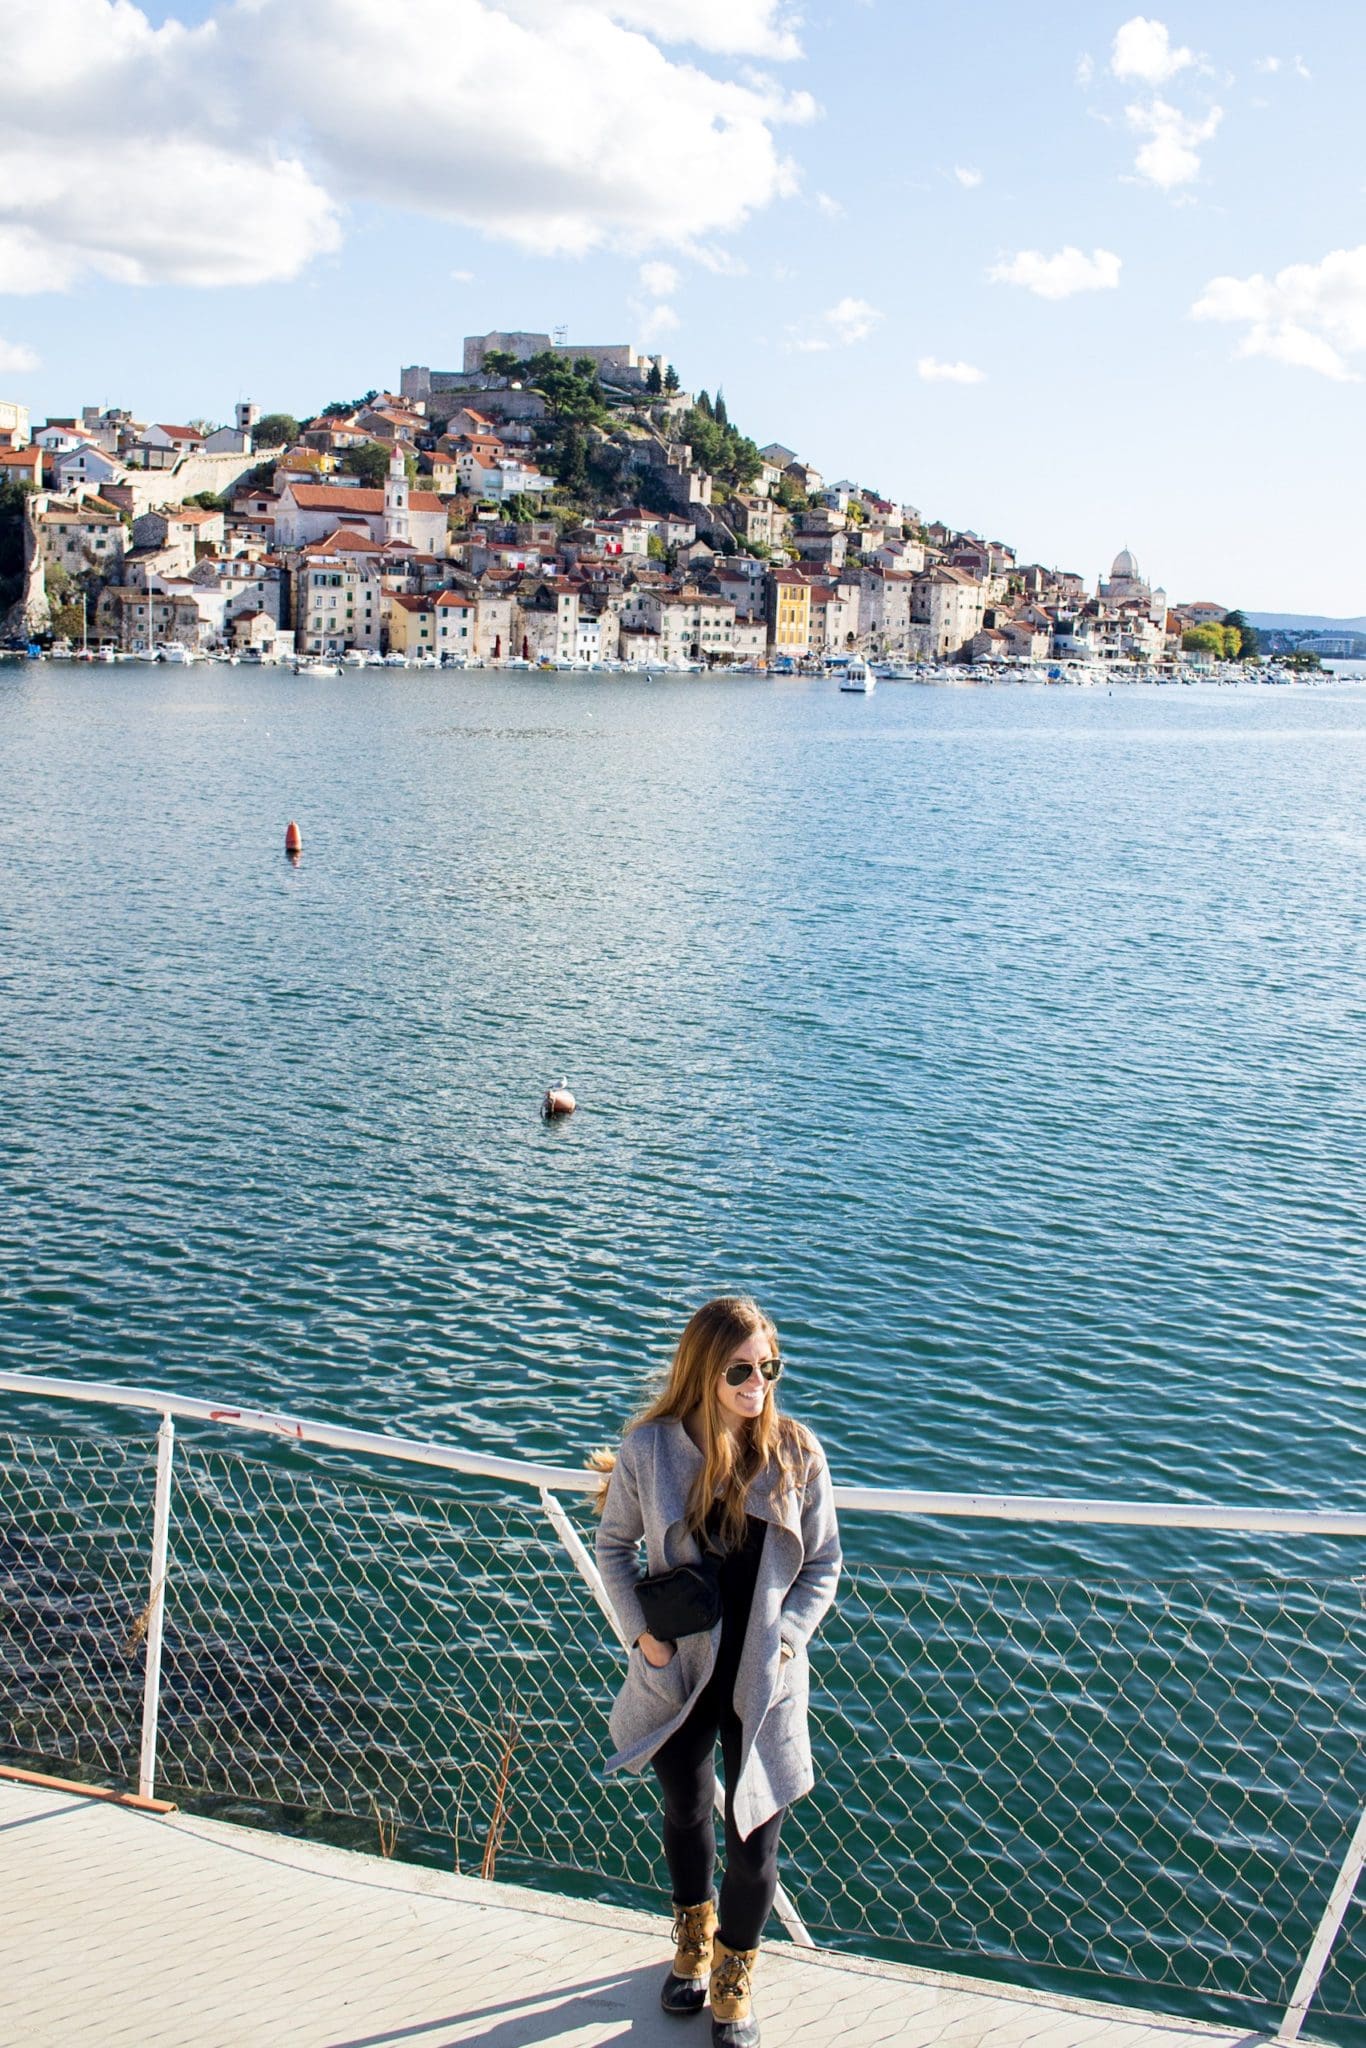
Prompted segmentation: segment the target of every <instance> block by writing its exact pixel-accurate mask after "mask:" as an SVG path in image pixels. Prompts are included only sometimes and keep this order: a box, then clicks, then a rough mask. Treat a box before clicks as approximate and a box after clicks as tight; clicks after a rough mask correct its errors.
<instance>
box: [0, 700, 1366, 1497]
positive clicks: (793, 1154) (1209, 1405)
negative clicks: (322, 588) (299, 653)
mask: <svg viewBox="0 0 1366 2048" xmlns="http://www.w3.org/2000/svg"><path fill="white" fill-rule="evenodd" d="M1363 769H1366V692H1363V691H1362V690H1361V689H1360V688H1359V687H1351V686H1333V687H1324V686H1319V687H1317V688H1310V687H1305V688H1303V689H1298V688H1297V689H1280V690H1276V689H1268V688H1262V689H1253V688H1247V689H1237V690H1235V689H1206V690H1200V689H1195V690H1192V689H1164V690H1142V689H1121V690H1117V691H1115V692H1114V694H1113V695H1111V694H1109V693H1107V692H1105V691H1103V690H1101V691H1095V690H1093V691H1068V690H1028V691H1023V690H1010V689H991V690H980V691H974V690H970V689H963V690H931V689H925V688H918V687H914V686H895V685H884V686H883V688H882V689H881V690H880V691H879V692H878V693H877V695H876V696H875V697H873V698H871V699H867V700H861V699H857V698H854V699H851V698H849V697H842V696H840V695H839V694H838V693H837V692H836V691H834V690H833V688H832V687H830V686H827V685H824V684H818V683H812V682H809V681H804V680H795V681H790V682H785V683H772V682H765V681H761V680H749V681H728V682H716V681H712V680H710V679H707V678H701V677H698V678H676V679H672V680H670V681H667V682H665V681H659V682H656V683H654V684H650V683H647V682H645V681H643V680H634V679H624V678H584V677H570V676H549V677H538V676H526V675H515V676H514V675H492V674H469V675H441V676H434V677H431V678H422V679H419V678H416V677H399V678H398V679H397V680H396V679H395V678H394V677H393V676H392V675H380V674H372V675H360V676H357V677H350V676H348V677H345V678H342V679H339V680H337V681H332V682H327V681H313V682H306V681H296V680H295V679H294V678H293V677H290V676H282V675H278V674H269V673H266V674H255V673H249V672H244V671H242V670H237V669H232V670H229V669H223V668H215V669H206V668H196V669H193V670H190V671H179V672H177V671H167V670H164V669H151V670H138V669H128V668H120V669H117V670H113V671H110V670H100V671H96V672H94V673H93V674H92V673H91V672H89V671H81V670H79V669H77V670H73V669H71V668H66V669H65V670H63V669H61V668H59V667H57V666H56V665H49V666H46V667H43V668H33V667H27V666H22V667H21V666H11V667H10V668H8V669H6V670H3V671H0V774H2V776H3V780H2V781H0V847H2V848H3V858H4V873H5V884H4V891H3V899H2V900H0V976H2V977H3V978H2V979H0V1004H2V1005H3V1009H2V1010H0V1017H2V1019H3V1025H2V1028H0V1108H3V1124H2V1125H0V1166H2V1167H3V1177H4V1186H5V1189H6V1196H7V1201H6V1206H7V1209H8V1212H9V1213H8V1221H7V1223H6V1226H5V1229H4V1232H3V1239H2V1240H0V1346H2V1347H3V1350H4V1353H5V1354H6V1355H7V1356H8V1357H9V1358H10V1359H11V1360H13V1361H15V1362H18V1363H21V1364H23V1365H24V1366H26V1367H29V1368H31V1369H33V1370H37V1371H63V1372H77V1373H83V1374H88V1375H101V1376H105V1377H112V1378H122V1379H134V1380H139V1381H147V1380H151V1381H154V1382H156V1383H158V1384H161V1385H168V1386H172V1387H176V1388H181V1389H186V1390H194V1391H201V1390H206V1391H212V1392H215V1393H226V1394H230V1395H232V1396H234V1397H236V1398H240V1399H245V1400H250V1401H254V1402H259V1403H262V1404H280V1405H285V1406H288V1407H291V1408H294V1409H296V1410H299V1411H304V1412H313V1413H319V1414H323V1415H327V1416H329V1417H332V1418H334V1419H340V1418H343V1417H345V1418H353V1419H359V1420H362V1421H364V1422H366V1423H370V1424H383V1425H384V1426H386V1427H390V1428H395V1429H402V1430H414V1431H421V1432H423V1433H433V1434H441V1435H445V1436H449V1437H454V1438H457V1439H459V1440H461V1441H467V1442H472V1443H477V1444H479V1445H481V1446H483V1447H486V1448H497V1449H501V1450H508V1451H511V1450H514V1449H517V1450H520V1451H523V1452H526V1453H528V1454H534V1455H538V1456H545V1457H554V1458H555V1459H556V1460H557V1461H558V1460H564V1459H568V1458H572V1457H574V1456H575V1455H577V1453H578V1452H579V1451H580V1450H581V1449H582V1448H585V1447H587V1446H588V1445H590V1444H592V1443H594V1442H597V1441H600V1440H604V1439H606V1438H608V1437H610V1436H612V1435H614V1434H615V1433H616V1431H617V1430H618V1429H619V1427H620V1425H621V1423H622V1421H623V1420H624V1419H625V1417H626V1415H627V1414H628V1413H629V1412H630V1411H631V1409H632V1407H633V1406H634V1405H635V1403H636V1401H637V1400H638V1398H639V1395H640V1391H641V1387H642V1383H643V1381H644V1379H645V1377H646V1376H647V1375H648V1373H649V1372H650V1370H651V1369H652V1368H654V1367H656V1366H657V1365H658V1364H659V1363H660V1362H661V1361H662V1360H663V1359H664V1357H665V1356H666V1355H667V1350H668V1346H669V1343H670V1341H671V1338H672V1336H673V1335H674V1333H675V1332H676V1331H677V1329H678V1327H679V1325H680V1322H681V1320H682V1318H683V1316H684V1315H685V1314H686V1312H687V1310H688V1308H689V1307H690V1306H691V1305H692V1304H694V1303H695V1302H697V1301H698V1300H700V1299H702V1298H704V1297H705V1296H706V1295H707V1294H708V1293H710V1292H713V1291H716V1290H718V1289H720V1288H731V1287H744V1288H747V1289H752V1290H753V1291H754V1292H755V1293H757V1295H758V1296H759V1297H760V1299H761V1300H762V1301H763V1302H764V1303H765V1304H767V1305H768V1306H769V1307H770V1309H771V1311H772V1313H773V1314H774V1315H775V1316H776V1318H777V1320H778V1324H779V1327H780V1330H781V1333H782V1339H783V1343H784V1347H785V1349H786V1351H787V1352H788V1353H789V1354H790V1356H791V1359H792V1371H791V1376H790V1379H789V1381H788V1384H787V1391H788V1396H789V1401H790V1405H792V1406H793V1408H794V1409H795V1410H796V1411H797V1412H799V1413H801V1414H803V1415H804V1416H805V1417H806V1418H807V1419H808V1420H810V1421H811V1422H812V1423H813V1424H814V1425H815V1426H816V1428H817V1429H818V1430H819V1431H820V1433H821V1435H822V1436H823V1438H824V1439H825V1440H826V1442H827V1444H828V1446H829V1449H830V1451H831V1455H832V1459H833V1461H834V1464H835V1467H836V1470H837V1472H838V1475H839V1476H840V1477H841V1478H845V1479H848V1480H861V1481H865V1482H881V1483H887V1484H903V1485H933V1486H943V1487H951V1488H957V1487H970V1488H974V1489H991V1490H997V1491H1016V1490H1020V1491H1054V1492H1058V1491H1066V1492H1085V1493H1118V1494H1121V1495H1131V1496H1137V1497H1148V1498H1179V1497H1229V1498H1235V1499H1239V1500H1246V1501H1261V1502H1276V1501H1282V1502H1297V1503H1328V1502H1334V1503H1338V1504H1341V1505H1354V1506H1362V1505H1366V1480H1364V1479H1363V1476H1362V1475H1363V1464H1362V1456H1361V1453H1362V1448H1363V1411H1362V1403H1361V1394H1360V1368H1359V1360H1360V1339H1361V1310H1362V1304H1363V1279H1362V1266H1361V1250H1362V1233H1363V1221H1364V1220H1366V1164H1364V1163H1363V1151H1364V1148H1363V1137H1366V1033H1364V1032H1363V1024H1364V1023H1366V999H1364V997H1363V983H1362V941H1363V928H1364V925H1363V883H1362V876H1363V855H1364V854H1366V775H1364V774H1363ZM291 817H294V818H297V819H298V821H299V823H300V825H301V827H302V829H303V834H304V847H305V851H304V857H303V860H302V862H301V864H300V865H299V866H298V868H297V869H296V868H293V867H290V866H289V865H287V864H286V862H285V860H284V858H283V856H282V843H283V834H284V826H285V823H286V821H287V820H288V819H289V818H291ZM562 1074H563V1075H566V1076H567V1077H568V1079H569V1081H570V1085H571V1086H572V1088H573V1089H574V1090H575V1092H576V1094H577V1096H578V1098H579V1101H580V1104H581V1108H580V1110H579V1112H578V1114H577V1115H576V1116H575V1117H574V1118H573V1119H572V1120H571V1121H570V1122H568V1123H567V1124H562V1125H559V1126H554V1127H547V1126H545V1125H543V1124H542V1123H541V1122H540V1121H539V1120H538V1117H537V1106H538V1104H539V1100H540V1096H541V1092H542V1090H543V1088H544V1087H545V1085H546V1083H547V1081H550V1080H556V1081H557V1080H559V1078H560V1077H561V1075H562Z"/></svg>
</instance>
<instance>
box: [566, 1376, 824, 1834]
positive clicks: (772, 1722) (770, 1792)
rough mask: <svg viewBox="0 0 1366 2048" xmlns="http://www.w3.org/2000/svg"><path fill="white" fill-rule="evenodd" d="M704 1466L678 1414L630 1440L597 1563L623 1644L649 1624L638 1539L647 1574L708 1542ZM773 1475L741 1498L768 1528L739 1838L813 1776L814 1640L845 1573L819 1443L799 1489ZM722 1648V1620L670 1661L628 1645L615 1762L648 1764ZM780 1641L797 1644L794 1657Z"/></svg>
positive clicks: (754, 1623)
mask: <svg viewBox="0 0 1366 2048" xmlns="http://www.w3.org/2000/svg"><path fill="white" fill-rule="evenodd" d="M701 1464H702V1453H701V1452H700V1451H699V1450H698V1448H697V1446H696V1444H694V1442H693V1440H692V1438H691V1437H690V1436H689V1435H688V1432H687V1431H686V1430H685V1429H684V1427H683V1424H682V1423H681V1422H680V1421H679V1420H678V1419H677V1418H676V1417H672V1416H671V1417H667V1418H664V1419H662V1420H660V1421H656V1422H642V1423H640V1424H638V1426H637V1427H636V1428H635V1429H633V1430H630V1431H628V1433H627V1435H626V1436H625V1438H624V1439H623V1441H622V1446H621V1449H620V1451H619V1452H618V1454H617V1462H616V1466H615V1468H614V1470H613V1472H612V1476H611V1481H610V1483H609V1485H608V1489H607V1502H606V1506H605V1507H604V1509H603V1513H602V1518H601V1520H600V1522H599V1524H598V1536H597V1562H598V1570H599V1572H600V1573H601V1574H602V1578H603V1583H604V1584H605V1585H606V1587H607V1591H608V1593H609V1594H610V1596H611V1600H612V1605H613V1607H614V1608H615V1609H616V1613H617V1618H618V1620H619V1621H620V1622H621V1626H622V1632H623V1634H624V1635H625V1637H626V1640H627V1642H628V1643H632V1644H634V1642H635V1640H636V1637H637V1636H639V1635H642V1634H643V1633H644V1632H645V1616H644V1615H643V1614H642V1612H641V1608H640V1602H639V1600H638V1599H637V1598H636V1593H635V1583H636V1580H637V1578H638V1577H639V1576H640V1543H641V1540H642V1538H643V1539H644V1543H645V1556H646V1571H647V1573H648V1574H649V1575H651V1576H652V1575H653V1574H654V1573H656V1572H664V1571H671V1570H672V1569H673V1567H674V1566H675V1565H680V1564H695V1563H696V1562H697V1560H698V1557H699V1555H700V1549H699V1545H698V1542H697V1539H696V1537H694V1536H691V1535H689V1534H688V1532H687V1529H686V1528H685V1526H684V1516H685V1514H686V1512H687V1505H688V1493H689V1490H690V1488H691V1486H692V1482H693V1479H694V1477H695V1476H696V1474H697V1472H698V1471H699V1469H700V1467H701ZM773 1478H774V1475H773V1474H772V1473H768V1472H765V1473H760V1474H759V1476H758V1477H757V1478H756V1479H755V1480H754V1481H753V1482H752V1484H751V1486H750V1491H749V1499H748V1501H747V1503H746V1505H747V1507H748V1509H749V1512H750V1514H752V1515H757V1516H759V1517H760V1518H761V1519H762V1520H763V1521H765V1522H767V1524H768V1529H767V1531H766V1533H765V1536H764V1546H763V1550H762V1553H761V1555H760V1559H759V1576H758V1580H757V1583H756V1585H755V1588H754V1604H753V1606H752V1607H751V1609H750V1617H749V1627H748V1629H747V1630H746V1632H745V1642H744V1648H743V1650H742V1652H741V1656H740V1670H739V1674H738V1676H737V1678H736V1681H735V1695H734V1702H735V1711H736V1713H737V1714H738V1715H739V1717H740V1725H741V1747H740V1774H739V1780H738V1783H736V1784H735V1785H732V1786H728V1787H727V1790H728V1792H729V1793H730V1796H731V1801H732V1810H733V1812H734V1815H735V1825H736V1827H737V1828H738V1829H739V1832H740V1835H741V1837H742V1839H743V1838H744V1837H746V1836H748V1835H751V1834H753V1832H754V1830H755V1828H757V1827H762V1825H763V1823H764V1822H765V1821H766V1820H768V1819H770V1818H771V1817H772V1815H773V1814H775V1813H777V1811H778V1810H779V1808H780V1807H784V1806H790V1805H791V1804H792V1802H793V1800H795V1799H800V1798H801V1797H802V1795H803V1794H804V1793H807V1792H809V1791H810V1790H811V1788H812V1786H813V1785H814V1784H815V1782H816V1776H815V1771H814V1769H813V1767H812V1762H811V1741H810V1736H809V1734H808V1732H807V1698H808V1693H809V1689H810V1667H809V1665H808V1661H807V1644H808V1643H809V1642H810V1640H811V1637H812V1636H813V1635H814V1634H815V1632H816V1629H817V1627H818V1625H819V1623H820V1621H821V1617H822V1616H823V1615H824V1613H825V1611H826V1609H827V1608H828V1607H829V1605H830V1603H831V1601H832V1600H833V1599H834V1597H835V1587H836V1584H837V1583H838V1580H839V1574H840V1539H839V1529H838V1526H837V1524H836V1521H835V1503H834V1494H833V1490H832V1488H831V1484H830V1472H829V1467H828V1466H827V1464H826V1461H825V1454H824V1452H823V1451H821V1450H820V1448H819V1446H817V1450H816V1455H815V1457H814V1459H813V1460H812V1463H811V1467H810V1470H809V1473H808V1476H807V1482H806V1485H805V1487H804V1488H803V1490H802V1491H801V1492H800V1493H799V1494H793V1493H787V1494H785V1495H782V1496H777V1495H776V1493H775V1489H774V1484H773ZM720 1643H721V1624H720V1622H719V1621H718V1622H717V1624H716V1626H715V1627H714V1628H713V1629H711V1630H710V1632H706V1633H699V1634H697V1635H692V1636H684V1637H682V1638H681V1640H680V1642H679V1644H678V1648H677V1650H676V1652H675V1654H674V1656H673V1657H672V1658H671V1659H670V1661H669V1663H667V1664H666V1665H665V1666H664V1668H663V1669H662V1670H656V1669H655V1667H654V1666H653V1665H652V1664H650V1663H648V1662H647V1660H646V1658H645V1656H644V1655H643V1653H642V1652H641V1651H640V1650H638V1649H634V1648H633V1649H632V1650H631V1651H630V1653H629V1655H628V1658H627V1667H626V1682H625V1684H624V1685H623V1686H622V1688H621V1691H620V1693H619V1694H618V1695H617V1698H616V1701H615V1702H614V1704H613V1707H612V1712H611V1716H610V1719H609V1724H608V1725H609V1727H610V1730H611V1735H612V1740H613V1742H614V1743H615V1745H616V1748H615V1751H614V1753H613V1755H612V1756H611V1757H609V1758H608V1760H607V1764H606V1770H607V1771H609V1772H611V1771H642V1770H644V1769H645V1767H646V1766H647V1764H648V1763H649V1761H650V1758H651V1757H652V1756H653V1755H654V1753H655V1751H656V1750H657V1749H658V1748H659V1747H660V1745H661V1744H662V1743H664V1742H667V1741H668V1739H669V1737H670V1736H671V1735H672V1734H673V1733H674V1732H675V1730H676V1729H678V1728H680V1727H681V1726H682V1724H683V1722H684V1721H685V1720H686V1719H687V1717H688V1714H689V1713H690V1712H691V1710H692V1707H693V1705H694V1703H695V1701H696V1700H697V1697H698V1695H699V1694H700V1692H701V1691H702V1688H703V1687H704V1686H705V1684H706V1683H707V1680H708V1679H709V1678H710V1676H711V1674H712V1670H713V1667H714V1666H715V1663H716V1655H717V1651H718V1649H719V1648H720ZM784 1643H786V1644H788V1645H789V1647H790V1649H791V1652H792V1654H791V1655H790V1656H789V1657H787V1658H786V1659H784V1657H783V1655H782V1646H783V1644H784Z"/></svg>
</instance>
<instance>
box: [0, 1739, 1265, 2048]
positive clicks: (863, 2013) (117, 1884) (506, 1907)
mask: <svg viewBox="0 0 1366 2048" xmlns="http://www.w3.org/2000/svg"><path fill="white" fill-rule="evenodd" d="M0 1898H2V1899H3V1901H4V1905H3V1910H0V1987H3V1989H2V1990H0V2042H3V2043H7V2044H11V2043H12V2044H14V2048H20V2044H22V2048H73V2044H77V2043H91V2044H98V2048H275V2044H279V2048H389V2044H402V2048H446V2044H447V2043H454V2042H475V2041H477V2042H481V2043H484V2044H485V2048H547V2044H555V2048H597V2044H599V2043H604V2042H628V2041H629V2042H630V2043H631V2044H632V2048H706V2043H707V2041H708V2038H709V2029H708V2026H707V2023H706V2021H705V2020H704V2019H698V2020H693V2021H684V2022H680V2021H678V2020H669V2019H666V2018H665V2017H664V2015H663V2014H662V2013H660V2012H659V2010H658V2007H657V2005H656V2002H655V2001H656V1998H657V1995H658V1986H659V1982H660V1979H661V1977H662V1975H663V1970H664V1967H665V1966H666V1963H667V1958H668V1954H669V1948H668V1927H667V1923H666V1921H665V1920H664V1918H663V1917H662V1916H661V1917H659V1918H653V1917H651V1916H649V1915H647V1914H643V1913H629V1912H623V1911H621V1910H620V1909H619V1908H616V1907H611V1906H595V1905H591V1904H585V1903H584V1902H582V1901H580V1900H576V1899H561V1898H557V1897H554V1896H552V1895H550V1894H547V1893H541V1892H532V1891H525V1890H522V1889H520V1888H518V1887H514V1886H512V1885H487V1884H483V1883H481V1882H480V1881H479V1880H478V1879H477V1878H460V1877H446V1876H442V1875H441V1874H439V1873H437V1872H434V1871H427V1870H418V1869H414V1868H412V1867H411V1866H408V1865H403V1864H395V1863H386V1862H383V1861H382V1860H380V1859H379V1858H378V1857H371V1856H362V1855H356V1854H352V1853H349V1852H348V1851H345V1850H340V1849H330V1848H324V1847H321V1846H319V1845H317V1844H315V1843H307V1842H297V1841H289V1840H286V1839H284V1838H282V1837H280V1836H277V1835H267V1834H259V1833H257V1832H255V1831H254V1830H250V1829H246V1828H239V1827H230V1826H225V1825H223V1824H222V1823H220V1822H216V1821H206V1820H192V1819H189V1818H187V1817H185V1816H183V1815H180V1814H173V1815H170V1816H167V1817H161V1816H157V1815H152V1814H146V1813H139V1812H136V1811H133V1810H130V1809H129V1808H126V1807H119V1806H111V1805H106V1804H102V1803H99V1802H96V1801H94V1800H91V1799H86V1798H83V1797H81V1796H79V1795H73V1794H68V1793H63V1792H52V1791H46V1790H42V1789H39V1788H36V1787H32V1786H21V1785H15V1784H12V1783H5V1782H4V1781H3V1780H0ZM755 2002H756V2009H757V2010H758V2012H759V2013H760V2015H761V2017H762V2020H763V2031H764V2048H875V2044H877V2048H881V2044H890V2043H896V2044H898V2048H1251V2043H1252V2041H1253V2040H1254V2039H1255V2038H1257V2037H1253V2036H1249V2035H1247V2034H1244V2033H1239V2032H1237V2031H1236V2030H1229V2029H1227V2028H1220V2027H1200V2026H1194V2025H1189V2024H1187V2023H1185V2022H1183V2021H1177V2020H1162V2019H1154V2018H1147V2017H1145V2016H1144V2015H1143V2014H1141V2013H1136V2012H1130V2011H1124V2010H1117V2009H1115V2008H1113V2007H1108V2006H1097V2005H1084V2004H1081V2003H1074V2002H1068V2001H1059V2000H1054V1999H1048V1998H1043V1997H1039V1996H1036V1995H1034V1994H1032V1993H1029V1992H1014V1993H1008V1992H1003V1991H998V1990H996V1989H994V1988H992V1987H991V1986H989V1985H982V1984H978V1983H976V1982H974V1981H973V1980H971V1979H968V1978H963V1977H950V1976H947V1975H940V1974H939V1973H937V1972H930V1971H923V1970H908V1969H900V1968H898V1967H896V1966H895V1965H892V1964H886V1963H873V1962H861V1961H857V1960H851V1959H850V1958H848V1957H833V1956H827V1955H812V1954H810V1953H808V1952H806V1951H803V1950H801V1949H795V1948H792V1947H790V1946H789V1945H787V1944H786V1943H779V1944H776V1945H775V1946H774V1947H772V1948H770V1949H768V1950H767V1951H766V1952H765V1955H764V1959H763V1964H762V1968H761V1973H760V1977H759V1981H758V1995H757V1997H756V2001H755Z"/></svg>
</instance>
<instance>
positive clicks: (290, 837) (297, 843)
mask: <svg viewBox="0 0 1366 2048" xmlns="http://www.w3.org/2000/svg"><path fill="white" fill-rule="evenodd" d="M303 850H304V835H303V833H302V832H301V831H300V830H299V828H298V826H297V825H296V824H295V822H294V820H293V819H292V818H291V819H290V821H289V823H288V824H287V825H286V827H285V852H286V853H302V852H303Z"/></svg>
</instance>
